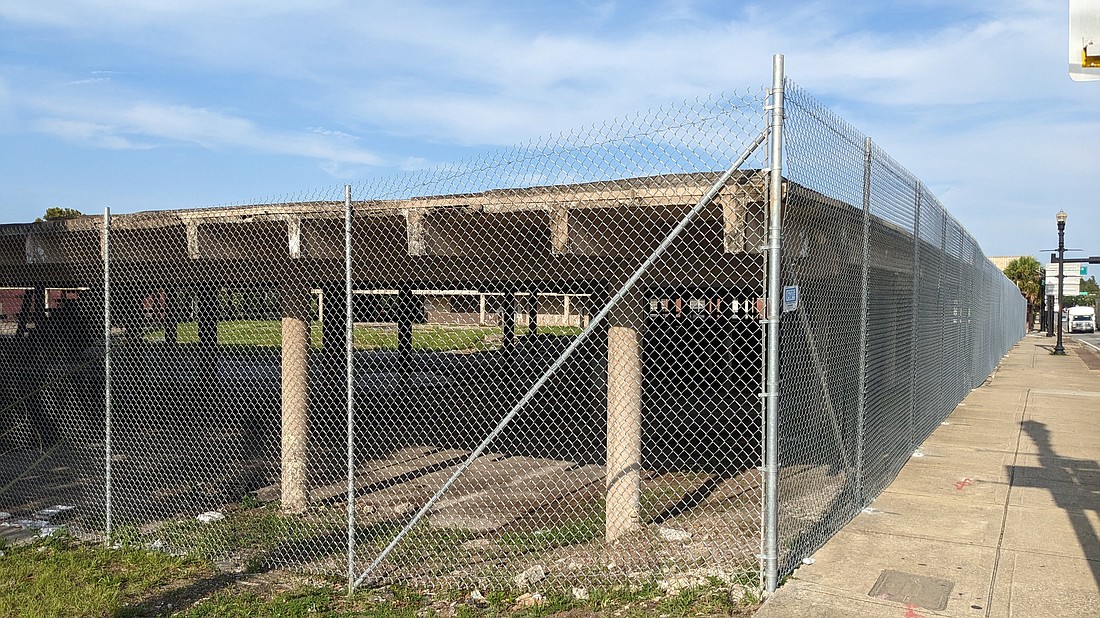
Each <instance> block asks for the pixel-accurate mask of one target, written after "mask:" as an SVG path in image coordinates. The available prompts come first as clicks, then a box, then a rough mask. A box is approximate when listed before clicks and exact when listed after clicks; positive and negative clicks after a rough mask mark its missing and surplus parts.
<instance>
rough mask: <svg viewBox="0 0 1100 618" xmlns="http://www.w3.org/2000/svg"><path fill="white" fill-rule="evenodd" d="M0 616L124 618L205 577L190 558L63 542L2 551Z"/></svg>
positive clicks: (206, 572)
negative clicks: (154, 596)
mask: <svg viewBox="0 0 1100 618" xmlns="http://www.w3.org/2000/svg"><path fill="white" fill-rule="evenodd" d="M3 551H4V556H3V558H2V559H0V616H127V615H138V614H133V613H131V611H132V610H128V609H127V607H129V606H132V605H134V604H136V603H139V602H141V601H142V600H144V599H146V598H147V597H148V596H149V595H150V594H151V593H155V591H156V590H158V589H159V588H162V587H164V586H166V585H168V584H170V583H172V582H175V581H178V580H180V579H187V578H193V577H196V576H201V575H210V574H211V569H210V568H209V567H207V566H206V565H205V564H203V563H202V562H201V561H198V560H195V559H193V558H177V557H172V556H168V555H166V554H163V553H159V552H150V551H145V550H140V549H135V548H123V549H117V550H111V549H107V548H106V547H104V546H101V545H86V544H79V543H75V542H73V541H72V540H70V539H68V538H65V537H57V538H50V539H47V540H42V541H39V542H36V543H33V544H28V545H19V546H16V547H7V548H4V550H3Z"/></svg>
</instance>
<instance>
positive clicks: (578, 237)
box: [353, 92, 765, 586]
mask: <svg viewBox="0 0 1100 618" xmlns="http://www.w3.org/2000/svg"><path fill="white" fill-rule="evenodd" d="M762 109H763V93H762V92H756V93H751V94H746V95H740V96H735V97H720V98H713V99H708V100H704V101H695V102H691V103H688V104H685V105H682V106H676V107H670V108H666V109H662V110H659V111H657V112H656V113H650V114H646V115H640V116H635V117H631V118H626V119H623V120H621V121H618V122H616V123H608V124H605V125H603V126H599V127H594V128H592V129H590V130H587V131H582V132H577V133H573V134H570V135H565V136H561V137H557V138H553V139H550V140H547V141H543V142H539V143H536V144H533V145H531V146H529V147H526V148H521V149H515V150H508V151H504V152H500V153H496V154H493V155H490V156H487V157H485V158H482V159H479V160H476V161H473V162H470V163H467V164H463V165H458V166H452V167H447V168H443V169H439V170H431V171H429V172H425V173H421V174H414V175H409V176H404V177H400V178H397V179H394V180H392V181H391V182H381V183H376V184H372V185H369V186H363V187H358V188H356V189H355V190H354V193H355V195H357V196H364V197H365V198H367V199H368V200H370V201H368V202H365V203H363V202H357V203H356V206H355V229H354V232H353V241H354V255H353V268H354V278H355V280H357V281H370V282H372V285H371V287H372V288H375V289H373V290H372V291H371V292H370V293H369V294H367V295H366V297H365V298H362V299H361V300H360V301H359V302H360V303H361V304H362V307H363V311H370V312H372V315H371V316H370V317H369V319H365V320H364V322H369V323H370V324H371V326H370V327H369V328H373V329H377V330H378V331H379V332H389V333H393V338H392V339H389V340H388V343H387V344H385V345H377V346H374V347H373V349H364V350H362V351H359V352H357V356H356V362H355V372H356V380H355V382H356V389H357V394H356V397H355V399H356V402H357V403H356V405H357V406H358V410H359V411H358V413H357V426H356V428H355V433H356V439H355V453H356V486H357V488H358V489H357V491H356V495H357V499H356V508H357V513H358V521H357V525H358V529H357V535H356V540H357V547H356V554H357V556H358V558H359V560H358V564H359V570H360V571H367V570H369V571H370V573H369V577H371V578H377V577H381V578H391V579H394V578H398V579H414V580H415V579H421V578H431V579H433V580H438V578H440V577H444V578H447V577H449V578H457V579H461V580H472V581H475V582H480V583H482V584H485V585H496V586H499V585H501V583H508V582H510V580H511V579H512V578H513V577H514V576H516V575H517V574H519V573H522V572H524V571H525V570H527V569H535V570H536V571H538V570H540V567H541V568H543V569H545V570H546V571H547V572H548V573H549V574H550V578H551V579H552V580H560V581H566V582H567V581H577V580H585V579H590V578H593V577H596V578H600V579H613V580H622V579H625V578H628V577H635V578H638V577H644V578H649V577H654V574H660V573H667V572H669V571H684V570H690V569H699V568H702V567H705V568H707V569H709V570H708V571H707V573H708V574H711V575H715V576H718V577H724V578H730V579H745V580H755V579H756V577H757V571H758V568H759V567H758V559H757V558H756V553H757V552H758V550H759V526H758V521H759V512H760V501H759V496H760V482H759V474H758V472H757V469H756V468H757V466H758V464H759V436H760V433H761V430H760V414H759V411H760V404H759V399H758V393H759V391H760V371H759V367H760V358H759V350H760V324H759V317H758V315H757V313H756V305H757V299H758V298H760V297H761V296H762V283H761V282H762V258H761V255H760V245H761V243H762V239H763V229H762V227H763V212H764V200H765V194H764V182H763V177H762V176H761V175H760V174H759V173H757V172H753V171H745V172H742V171H738V172H736V173H735V174H734V175H733V176H732V177H730V178H729V179H728V181H726V182H723V183H721V185H720V187H719V188H720V191H719V192H718V195H717V198H716V199H715V200H713V201H712V202H707V203H705V204H704V205H703V208H702V209H701V210H700V211H698V212H697V214H691V213H692V208H693V207H694V206H696V205H697V204H698V203H700V200H701V199H702V198H703V197H704V195H706V194H707V193H708V191H710V190H711V188H712V187H713V186H714V185H715V183H716V181H718V180H719V178H720V172H721V171H722V170H725V169H727V168H729V167H730V165H731V163H732V162H733V161H734V159H736V158H737V157H738V155H740V154H742V153H743V152H745V151H749V150H751V147H752V145H753V144H754V141H758V138H759V136H760V135H761V133H762V131H763V129H764V126H763V114H762ZM760 150H761V152H762V151H763V149H762V148H761V149H760ZM761 160H762V155H754V157H753V158H752V161H754V162H756V163H755V165H752V164H751V163H750V164H747V165H744V166H742V168H743V169H751V168H756V169H758V168H759V167H760V161H761ZM422 195H426V196H432V197H417V196H422ZM685 219H687V220H688V224H687V227H685V228H684V229H683V231H682V233H680V234H679V236H678V237H677V238H676V239H675V241H674V242H672V243H671V244H669V245H668V246H667V247H666V248H665V249H663V253H662V254H661V255H660V257H659V259H656V260H655V261H653V262H652V263H651V264H650V265H649V266H648V268H646V269H645V270H644V272H642V273H641V276H640V278H638V279H637V280H636V281H634V282H632V283H628V280H629V278H630V277H631V275H633V274H634V273H635V272H636V271H638V270H639V268H640V267H641V266H642V264H643V262H644V261H646V260H647V258H651V256H653V255H654V252H655V250H656V249H657V248H658V247H659V246H660V245H661V243H662V241H664V240H665V239H666V238H668V236H669V234H670V232H672V231H673V229H674V228H675V226H677V224H679V223H680V222H681V221H684V220H685ZM624 286H627V287H628V288H629V289H624ZM616 294H619V295H620V296H621V297H622V298H621V300H620V301H619V302H618V304H617V305H616V306H615V307H614V308H612V309H610V311H609V312H608V313H607V316H606V319H605V320H602V323H600V324H596V323H594V322H593V320H594V319H596V317H597V316H598V315H599V313H600V311H601V309H603V308H604V307H605V305H606V304H607V303H608V301H609V300H610V299H611V298H612V297H613V296H615V295H616ZM578 337H583V340H578ZM403 338H404V339H403ZM571 344H576V345H575V347H574V348H572V349H571V348H570V346H571ZM556 361H557V362H560V366H559V367H558V368H557V369H556V370H555V371H554V373H553V374H552V375H548V374H547V372H548V370H549V369H550V368H551V367H552V365H553V364H554V363H555V362H556ZM541 380H545V382H544V383H543V384H541V385H540V384H539V382H540V381H541ZM513 414H514V415H513ZM495 432H499V433H495ZM494 433H495V435H494ZM490 436H492V437H491V439H488V440H487V438H489V437H490ZM479 446H481V447H483V449H484V450H483V451H481V452H478V451H477V449H478V447H479ZM466 464H468V468H466V469H465V470H464V472H462V474H461V475H460V476H458V477H457V478H456V479H455V482H454V484H453V485H450V486H449V487H447V488H445V483H447V482H448V480H449V479H451V478H452V477H453V476H454V470H455V466H456V465H460V466H461V465H466ZM444 488H445V490H444ZM441 490H442V493H441V494H439V495H438V496H437V499H436V500H435V502H434V503H432V504H431V506H430V508H429V509H427V510H424V508H423V507H424V505H425V503H426V501H428V500H429V499H430V498H432V497H433V495H434V494H437V492H440V491H441ZM418 512H419V513H420V514H422V515H423V516H422V518H420V519H419V520H417V521H415V522H410V521H409V517H410V515H413V516H415V515H416V514H418ZM403 529H405V530H406V533H405V536H403V537H402V538H401V540H400V542H399V543H398V544H396V545H394V546H393V548H392V551H391V552H390V553H389V554H388V555H387V556H386V558H385V560H383V561H381V562H380V563H377V564H375V563H376V562H377V560H376V558H377V557H378V556H379V555H380V552H383V551H386V550H387V547H388V546H389V545H390V544H391V541H393V539H394V536H395V534H396V533H399V532H401V531H402V530H403Z"/></svg>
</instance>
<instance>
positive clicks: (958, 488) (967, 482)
mask: <svg viewBox="0 0 1100 618" xmlns="http://www.w3.org/2000/svg"><path fill="white" fill-rule="evenodd" d="M973 484H974V481H972V480H970V479H966V478H964V479H963V480H961V481H959V482H958V483H955V489H956V491H962V488H963V487H970V486H971V485H973Z"/></svg>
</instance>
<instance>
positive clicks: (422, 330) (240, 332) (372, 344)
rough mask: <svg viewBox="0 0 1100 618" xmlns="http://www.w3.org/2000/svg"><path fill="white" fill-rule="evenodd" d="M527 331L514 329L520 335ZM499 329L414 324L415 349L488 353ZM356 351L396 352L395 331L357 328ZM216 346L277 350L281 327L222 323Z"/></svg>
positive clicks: (187, 327) (313, 337) (315, 334)
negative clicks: (486, 351)
mask: <svg viewBox="0 0 1100 618" xmlns="http://www.w3.org/2000/svg"><path fill="white" fill-rule="evenodd" d="M526 330H527V329H526V328H517V333H520V334H522V333H523V332H525V331H526ZM501 332H502V331H501V329H500V328H498V327H484V328H482V327H471V328H447V327H438V326H431V325H422V324H417V325H415V326H414V327H413V337H412V344H413V349H414V350H425V351H435V352H459V351H461V352H467V351H470V352H475V351H483V350H488V349H490V348H491V347H493V346H492V345H490V343H489V341H491V340H494V339H499V338H500V335H501ZM580 332H581V329H580V328H577V327H572V326H544V327H541V328H539V334H540V335H554V336H576V335H578V334H580ZM144 338H145V340H146V341H148V342H157V341H164V329H158V330H152V331H150V332H148V333H146V335H145V337H144ZM309 339H310V346H311V347H313V348H317V349H319V348H320V347H321V342H322V337H321V322H318V321H313V322H310V325H309ZM352 339H353V341H354V342H355V348H356V349H358V350H396V349H397V332H396V331H395V330H393V329H386V328H378V327H372V326H356V327H355V329H354V331H353V332H352ZM176 341H177V342H178V343H180V344H195V343H198V341H199V327H198V324H197V323H195V322H181V323H180V324H179V325H177V327H176ZM218 345H222V346H239V347H246V348H247V347H258V348H277V347H279V346H280V345H282V324H281V323H280V322H279V321H278V320H225V321H222V322H218Z"/></svg>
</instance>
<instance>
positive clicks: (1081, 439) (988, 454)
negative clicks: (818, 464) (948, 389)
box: [756, 335, 1100, 618]
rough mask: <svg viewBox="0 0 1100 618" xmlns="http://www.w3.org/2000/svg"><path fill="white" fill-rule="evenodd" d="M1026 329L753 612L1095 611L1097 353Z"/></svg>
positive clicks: (1099, 604) (1098, 594)
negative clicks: (1057, 344) (872, 496)
mask: <svg viewBox="0 0 1100 618" xmlns="http://www.w3.org/2000/svg"><path fill="white" fill-rule="evenodd" d="M1053 345H1054V342H1053V340H1052V339H1048V338H1046V337H1043V336H1041V335H1029V336H1027V337H1026V338H1024V340H1023V341H1021V342H1020V343H1019V344H1018V345H1017V346H1016V347H1015V348H1013V349H1012V350H1011V351H1010V352H1009V353H1008V355H1007V356H1006V357H1005V358H1004V360H1003V361H1002V363H1001V365H1000V367H999V368H998V370H997V372H996V373H995V374H994V375H993V376H992V377H991V378H990V379H989V380H987V382H986V383H985V384H984V385H983V386H982V387H980V388H978V389H975V390H974V391H972V392H971V393H970V394H969V395H968V396H967V398H966V399H965V400H964V401H963V402H962V403H961V404H959V406H958V407H957V408H956V409H955V411H954V412H953V413H952V414H951V416H949V417H948V418H947V420H946V421H944V423H943V424H942V425H941V426H940V427H939V429H937V430H936V431H935V432H934V433H933V434H932V435H931V436H930V437H929V438H928V440H927V441H925V443H924V444H923V445H922V446H921V448H920V449H919V450H918V452H917V453H918V454H917V456H914V457H913V458H911V459H910V460H909V462H908V463H907V464H906V466H905V468H904V469H903V470H902V471H901V473H900V474H899V475H898V477H897V479H895V480H894V482H893V483H892V484H891V485H890V486H889V487H888V488H887V489H886V491H885V492H884V493H883V494H882V495H880V496H879V497H878V498H877V499H876V500H875V501H874V502H873V503H872V504H871V506H870V508H868V509H865V510H864V512H862V513H860V514H859V515H858V516H857V517H856V518H855V519H854V520H852V521H851V522H850V523H849V524H848V525H847V526H846V527H845V528H844V529H843V530H841V531H840V532H839V533H838V534H837V535H836V536H834V537H833V538H832V539H831V540H830V541H829V542H828V543H827V544H826V545H825V546H824V547H823V548H821V549H820V550H818V552H817V553H816V554H814V556H813V561H812V564H808V565H806V566H803V567H801V568H799V569H798V570H797V571H796V572H795V573H794V575H793V576H792V577H790V578H789V579H788V580H787V581H786V583H784V584H783V585H782V586H781V587H780V588H779V590H777V591H776V593H775V594H774V595H772V596H771V598H769V599H768V601H767V602H766V603H765V604H764V605H763V607H762V608H761V609H760V611H759V612H757V614H756V616H757V618H778V617H785V616H798V617H799V618H803V617H806V616H837V617H839V616H844V617H860V616H866V617H870V616H893V617H897V618H902V617H904V618H916V617H919V616H927V617H930V616H974V617H978V616H983V617H984V616H1100V354H1098V353H1097V352H1096V351H1095V350H1093V349H1092V348H1090V347H1086V346H1083V345H1080V344H1078V343H1077V342H1074V341H1072V340H1067V345H1066V348H1067V351H1068V354H1067V355H1065V356H1052V355H1051V354H1050V350H1051V348H1053Z"/></svg>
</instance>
